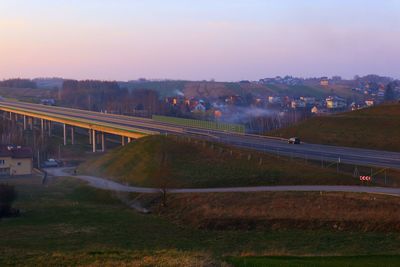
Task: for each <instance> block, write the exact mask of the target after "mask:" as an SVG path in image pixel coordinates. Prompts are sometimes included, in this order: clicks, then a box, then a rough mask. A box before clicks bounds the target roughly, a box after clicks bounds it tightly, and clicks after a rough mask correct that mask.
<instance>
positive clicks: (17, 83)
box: [0, 78, 37, 89]
mask: <svg viewBox="0 0 400 267" xmlns="http://www.w3.org/2000/svg"><path fill="white" fill-rule="evenodd" d="M0 87H8V88H32V89H36V88H37V85H36V82H34V81H32V80H29V79H19V78H18V79H9V80H4V81H0Z"/></svg>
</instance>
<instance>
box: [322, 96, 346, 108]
mask: <svg viewBox="0 0 400 267" xmlns="http://www.w3.org/2000/svg"><path fill="white" fill-rule="evenodd" d="M325 101H326V107H327V108H328V109H345V108H347V102H346V100H345V99H344V98H341V97H338V96H330V97H328V98H326V100H325Z"/></svg>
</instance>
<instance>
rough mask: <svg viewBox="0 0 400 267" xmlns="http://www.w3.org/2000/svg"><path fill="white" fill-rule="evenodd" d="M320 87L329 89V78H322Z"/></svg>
mask: <svg viewBox="0 0 400 267" xmlns="http://www.w3.org/2000/svg"><path fill="white" fill-rule="evenodd" d="M320 85H321V86H323V87H328V86H329V79H328V77H322V78H321V81H320Z"/></svg>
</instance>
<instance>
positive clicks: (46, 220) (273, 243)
mask: <svg viewBox="0 0 400 267" xmlns="http://www.w3.org/2000/svg"><path fill="white" fill-rule="evenodd" d="M1 182H6V183H10V184H13V185H16V189H17V192H18V195H19V198H18V201H17V202H16V203H15V207H16V208H19V209H20V210H21V216H20V217H18V218H8V219H2V220H0V233H1V238H0V266H218V263H219V262H220V260H221V256H223V255H225V256H233V257H239V256H241V255H254V256H266V255H277V256H279V255H309V256H311V255H314V256H318V255H399V254H400V247H399V246H398V241H399V235H398V233H362V232H340V231H333V230H332V231H203V230H198V229H192V228H190V227H182V226H177V225H175V224H173V223H171V222H169V221H167V220H166V219H163V218H160V217H159V216H157V215H142V214H138V213H136V212H135V211H133V210H131V209H130V208H128V207H127V206H125V205H124V204H122V203H121V202H120V201H119V200H118V198H117V196H115V195H114V194H113V193H111V192H106V191H101V190H96V189H93V188H90V187H88V186H86V185H85V184H83V183H81V182H79V181H77V180H75V179H55V180H52V182H51V183H50V184H48V185H47V186H43V185H42V184H41V179H40V178H13V179H9V180H4V179H3V180H1ZM381 259H382V257H370V258H369V262H371V263H372V262H375V263H377V265H376V266H379V263H380V260H381ZM288 260H290V261H291V259H288ZM293 260H294V263H297V261H296V259H293ZM344 260H346V259H344ZM393 260H395V259H393ZM329 261H331V259H330V258H327V259H326V262H329ZM333 262H334V263H335V262H338V261H337V260H335V259H333ZM361 262H362V263H365V261H361ZM388 262H390V261H388ZM235 263H239V265H238V266H243V265H240V261H239V260H235ZM266 263H269V261H266ZM317 263H318V262H317ZM255 264H256V263H255ZM244 266H253V265H250V264H249V265H244ZM254 266H265V265H260V264H258V265H254ZM272 266H274V265H272ZM279 266H286V265H279ZM289 266H293V265H289ZM295 266H296V265H295ZM306 266H309V265H306ZM312 266H319V265H312ZM328 266H335V265H328ZM356 266H357V265H356ZM359 266H374V265H359ZM381 266H382V265H381Z"/></svg>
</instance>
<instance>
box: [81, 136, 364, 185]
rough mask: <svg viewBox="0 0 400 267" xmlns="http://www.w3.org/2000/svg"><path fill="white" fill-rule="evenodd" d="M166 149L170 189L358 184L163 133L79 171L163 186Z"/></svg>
mask: <svg viewBox="0 0 400 267" xmlns="http://www.w3.org/2000/svg"><path fill="white" fill-rule="evenodd" d="M163 147H164V149H163ZM163 150H164V151H166V156H167V162H168V166H169V168H168V169H169V171H170V174H169V175H168V177H167V180H168V186H170V187H224V186H252V185H277V184H357V183H358V181H357V179H354V178H352V177H351V175H348V174H342V173H340V174H337V173H336V171H334V170H332V169H330V170H329V169H321V168H320V167H319V166H315V165H311V164H306V163H305V162H304V161H296V160H293V161H292V160H291V159H284V158H277V156H275V155H274V156H272V155H266V154H259V153H257V152H254V151H247V150H242V149H236V148H231V147H227V146H223V145H217V144H212V143H207V142H206V143H203V142H202V141H197V140H191V141H190V142H188V141H187V138H186V139H177V137H163V136H151V137H146V138H143V139H140V140H138V141H137V142H135V143H132V144H130V145H129V146H126V147H122V148H118V149H116V150H113V151H110V152H109V153H107V154H105V155H103V156H100V157H98V158H96V159H92V160H89V161H88V162H86V163H84V164H83V165H81V166H80V168H79V172H81V173H87V174H93V175H96V176H103V177H107V178H114V179H115V180H117V181H120V182H123V183H129V184H132V185H138V186H152V187H159V186H160V179H157V170H158V166H159V165H160V159H161V155H162V151H163ZM260 160H261V164H260ZM158 177H160V176H158ZM163 181H164V180H163Z"/></svg>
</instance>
